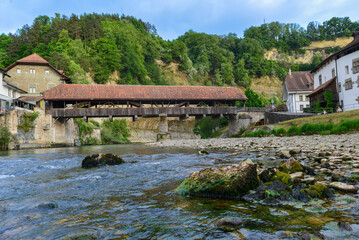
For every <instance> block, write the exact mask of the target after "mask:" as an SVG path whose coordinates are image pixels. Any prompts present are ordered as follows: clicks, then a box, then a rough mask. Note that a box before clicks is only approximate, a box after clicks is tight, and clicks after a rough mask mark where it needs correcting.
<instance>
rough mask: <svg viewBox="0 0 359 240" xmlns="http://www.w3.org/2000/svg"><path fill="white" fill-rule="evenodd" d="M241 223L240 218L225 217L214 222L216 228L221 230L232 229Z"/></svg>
mask: <svg viewBox="0 0 359 240" xmlns="http://www.w3.org/2000/svg"><path fill="white" fill-rule="evenodd" d="M242 224H243V222H242V220H241V219H240V218H233V217H225V218H221V219H219V220H218V221H216V222H215V223H214V225H216V227H217V228H219V229H221V230H223V231H228V232H229V231H234V230H235V229H236V228H239V227H241V226H242Z"/></svg>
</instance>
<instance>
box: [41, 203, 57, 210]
mask: <svg viewBox="0 0 359 240" xmlns="http://www.w3.org/2000/svg"><path fill="white" fill-rule="evenodd" d="M37 207H38V208H39V209H42V210H47V209H54V208H57V207H58V205H57V203H55V202H46V203H40V204H39V206H37Z"/></svg>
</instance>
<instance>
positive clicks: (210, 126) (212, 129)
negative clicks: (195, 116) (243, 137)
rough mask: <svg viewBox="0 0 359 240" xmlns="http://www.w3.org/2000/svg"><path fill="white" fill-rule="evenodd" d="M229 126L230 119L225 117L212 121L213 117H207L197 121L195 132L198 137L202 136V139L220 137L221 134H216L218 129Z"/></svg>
mask: <svg viewBox="0 0 359 240" xmlns="http://www.w3.org/2000/svg"><path fill="white" fill-rule="evenodd" d="M227 125H228V119H227V118H225V117H223V118H219V119H216V120H214V119H212V118H211V117H205V118H203V119H200V120H197V121H196V123H195V125H194V128H193V132H194V134H196V135H200V136H201V138H202V139H204V138H210V137H214V136H218V135H219V132H218V131H217V132H216V129H217V128H222V127H225V126H227Z"/></svg>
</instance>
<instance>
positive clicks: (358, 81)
mask: <svg viewBox="0 0 359 240" xmlns="http://www.w3.org/2000/svg"><path fill="white" fill-rule="evenodd" d="M357 86H358V88H359V76H358V80H357Z"/></svg>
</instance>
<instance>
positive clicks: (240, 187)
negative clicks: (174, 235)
mask: <svg viewBox="0 0 359 240" xmlns="http://www.w3.org/2000/svg"><path fill="white" fill-rule="evenodd" d="M258 185H259V178H258V175H257V165H256V164H246V163H240V164H234V165H230V166H220V167H214V168H206V169H203V170H201V171H198V172H194V173H192V174H191V175H190V176H189V177H187V178H186V179H185V180H184V181H183V182H182V183H181V184H180V185H179V186H178V188H177V192H178V193H179V194H181V195H187V196H197V197H210V198H232V199H233V198H240V197H242V196H243V195H245V194H246V193H247V192H248V191H249V190H252V189H254V188H256V187H257V186H258Z"/></svg>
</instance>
